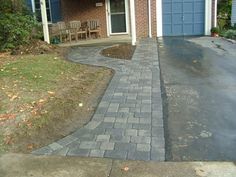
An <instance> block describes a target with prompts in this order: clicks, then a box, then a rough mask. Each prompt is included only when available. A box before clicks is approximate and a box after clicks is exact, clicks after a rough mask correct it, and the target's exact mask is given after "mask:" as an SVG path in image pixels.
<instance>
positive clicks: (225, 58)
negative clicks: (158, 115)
mask: <svg viewBox="0 0 236 177" xmlns="http://www.w3.org/2000/svg"><path fill="white" fill-rule="evenodd" d="M188 40H189V39H188V38H164V39H159V41H158V46H159V55H160V66H161V75H162V80H163V92H164V94H163V96H164V100H165V106H164V108H165V113H164V114H165V124H166V140H167V143H166V147H167V160H174V161H181V160H186V161H190V160H226V161H228V160H236V151H235V149H236V45H235V44H229V43H228V42H226V41H223V42H222V41H219V42H221V43H219V44H217V41H213V42H212V41H209V40H211V39H210V38H209V39H203V40H202V41H200V42H199V40H198V38H196V39H191V41H195V42H198V43H199V44H204V45H205V44H206V45H205V46H208V47H209V48H206V47H202V46H200V45H197V44H195V43H193V42H189V41H188ZM204 40H205V43H204ZM207 40H208V41H207ZM207 43H209V44H211V45H207ZM226 44H227V45H228V44H229V45H230V47H231V50H227V48H224V47H226V46H227V45H226ZM234 47H235V50H234Z"/></svg>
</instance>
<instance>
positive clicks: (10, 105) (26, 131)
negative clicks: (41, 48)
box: [0, 54, 113, 152]
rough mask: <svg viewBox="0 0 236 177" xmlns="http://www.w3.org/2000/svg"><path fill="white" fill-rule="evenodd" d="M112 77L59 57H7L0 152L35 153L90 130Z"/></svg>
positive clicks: (0, 94) (2, 62)
mask: <svg viewBox="0 0 236 177" xmlns="http://www.w3.org/2000/svg"><path fill="white" fill-rule="evenodd" d="M45 66H46V67H45ZM112 75H113V72H112V70H110V69H107V68H103V67H92V66H87V65H81V64H75V63H71V62H69V61H66V60H64V59H63V58H61V56H58V54H50V55H49V54H47V55H36V56H33V55H24V56H23V55H22V56H17V57H12V56H11V55H6V54H5V55H3V54H2V56H1V57H0V152H6V151H10V152H31V151H32V150H34V149H37V148H39V147H42V146H45V145H48V144H50V143H52V142H54V141H56V140H58V139H60V138H63V137H65V136H66V135H68V134H70V133H72V132H74V131H75V130H76V129H77V128H80V127H82V126H84V125H85V124H86V123H87V122H88V121H89V120H90V119H91V117H92V115H93V113H94V111H95V109H96V106H97V104H98V102H99V100H100V98H101V96H102V95H103V93H104V91H105V89H106V87H107V85H108V83H109V81H110V79H111V77H112Z"/></svg>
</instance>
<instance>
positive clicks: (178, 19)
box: [172, 14, 183, 24]
mask: <svg viewBox="0 0 236 177" xmlns="http://www.w3.org/2000/svg"><path fill="white" fill-rule="evenodd" d="M172 19H173V22H172V23H173V24H182V23H183V15H182V14H175V15H173V16H172Z"/></svg>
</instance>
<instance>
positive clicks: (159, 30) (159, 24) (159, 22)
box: [156, 0, 163, 37]
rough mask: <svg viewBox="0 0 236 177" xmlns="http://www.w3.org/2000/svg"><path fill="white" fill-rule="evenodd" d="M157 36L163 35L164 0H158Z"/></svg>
mask: <svg viewBox="0 0 236 177" xmlns="http://www.w3.org/2000/svg"><path fill="white" fill-rule="evenodd" d="M156 19H157V37H161V36H163V31H162V30H163V23H162V0H156Z"/></svg>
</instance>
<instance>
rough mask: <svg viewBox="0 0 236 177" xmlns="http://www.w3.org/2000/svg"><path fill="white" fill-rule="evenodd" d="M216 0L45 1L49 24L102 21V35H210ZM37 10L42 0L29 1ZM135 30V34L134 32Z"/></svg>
mask: <svg viewBox="0 0 236 177" xmlns="http://www.w3.org/2000/svg"><path fill="white" fill-rule="evenodd" d="M216 1H217V0H46V10H47V17H48V21H49V23H50V22H51V23H55V22H57V21H71V20H80V21H81V22H83V21H86V20H89V19H98V20H99V21H100V26H101V30H102V31H101V33H102V37H109V36H112V35H120V34H127V35H131V36H134V35H135V37H136V38H137V39H138V38H142V37H148V36H149V37H159V36H181V35H208V34H210V29H211V27H212V26H215V25H216V4H217V2H216ZM27 3H28V5H29V6H30V7H31V9H32V10H33V11H34V12H37V11H40V0H27ZM132 33H133V35H132Z"/></svg>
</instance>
